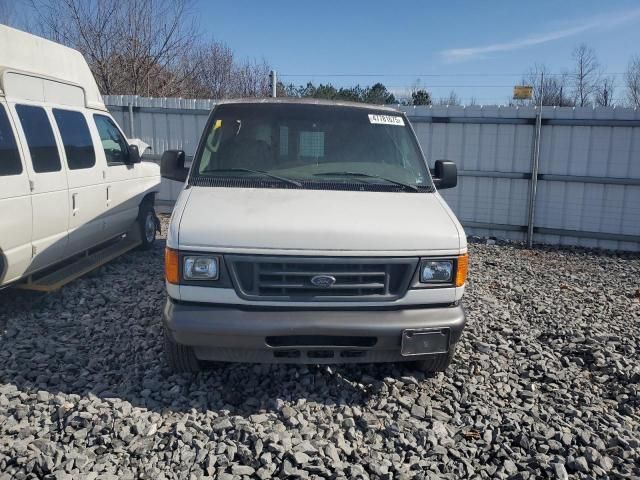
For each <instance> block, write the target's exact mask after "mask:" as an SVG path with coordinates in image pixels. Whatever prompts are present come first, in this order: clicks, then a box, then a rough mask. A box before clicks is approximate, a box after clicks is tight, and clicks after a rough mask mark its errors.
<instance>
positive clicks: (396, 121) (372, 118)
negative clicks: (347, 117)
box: [369, 115, 404, 127]
mask: <svg viewBox="0 0 640 480" xmlns="http://www.w3.org/2000/svg"><path fill="white" fill-rule="evenodd" d="M369 122H370V123H376V124H378V125H396V126H398V127H404V120H403V119H402V117H396V116H393V115H369Z"/></svg>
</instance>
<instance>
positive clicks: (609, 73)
mask: <svg viewBox="0 0 640 480" xmlns="http://www.w3.org/2000/svg"><path fill="white" fill-rule="evenodd" d="M534 73H535V72H534ZM530 74H531V72H528V73H526V72H525V73H282V74H280V77H415V78H420V77H522V76H527V75H530ZM624 74H625V73H624V72H603V73H602V75H611V76H618V75H624ZM577 75H578V74H576V73H570V72H565V73H547V72H545V76H560V77H562V76H567V77H571V76H577Z"/></svg>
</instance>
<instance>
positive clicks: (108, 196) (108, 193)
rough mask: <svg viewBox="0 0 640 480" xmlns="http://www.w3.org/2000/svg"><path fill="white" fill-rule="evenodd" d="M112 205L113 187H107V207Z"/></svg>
mask: <svg viewBox="0 0 640 480" xmlns="http://www.w3.org/2000/svg"><path fill="white" fill-rule="evenodd" d="M109 205H111V187H107V207H108V206H109Z"/></svg>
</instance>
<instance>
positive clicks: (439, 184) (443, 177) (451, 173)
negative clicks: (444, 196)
mask: <svg viewBox="0 0 640 480" xmlns="http://www.w3.org/2000/svg"><path fill="white" fill-rule="evenodd" d="M431 175H432V176H433V183H434V184H435V186H436V188H437V189H438V190H444V189H445V188H453V187H455V186H456V185H458V167H456V164H455V163H453V162H450V161H448V160H436V165H435V168H434V169H433V170H432V171H431Z"/></svg>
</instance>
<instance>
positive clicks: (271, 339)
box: [265, 335, 378, 347]
mask: <svg viewBox="0 0 640 480" xmlns="http://www.w3.org/2000/svg"><path fill="white" fill-rule="evenodd" d="M265 342H266V344H267V345H269V346H270V347H373V346H375V344H376V343H378V339H377V338H376V337H353V336H337V335H276V336H268V337H266V338H265Z"/></svg>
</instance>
